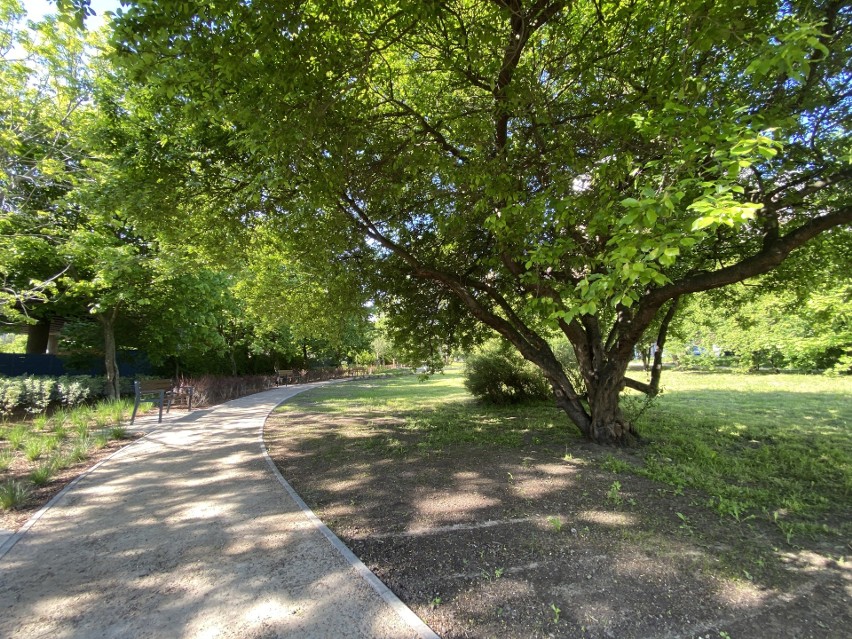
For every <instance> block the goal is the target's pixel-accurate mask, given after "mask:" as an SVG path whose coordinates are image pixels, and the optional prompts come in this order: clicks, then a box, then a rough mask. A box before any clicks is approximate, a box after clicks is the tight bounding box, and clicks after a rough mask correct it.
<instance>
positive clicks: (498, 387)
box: [464, 341, 550, 404]
mask: <svg viewBox="0 0 852 639" xmlns="http://www.w3.org/2000/svg"><path fill="white" fill-rule="evenodd" d="M464 385H465V387H466V388H467V389H468V390H469V391H470V392H471V394H472V395H474V396H475V397H478V398H480V399H483V400H485V401H488V402H491V403H494V404H508V403H515V402H523V401H529V400H532V399H547V398H549V397H550V386H549V384H548V383H547V380H546V379H545V378H544V375H542V373H541V371H540V370H539V369H538V368H536V367H535V366H534V365H533V364H530V363H529V362H527V361H525V360H524V359H523V358H522V357H521V356H520V354H518V353H517V352H516V351H515V350H514V349H513V348H512V347H511V346H510V345H508V344H506V343H505V342H500V341H493V342H489V343H487V344H485V345H484V346H483V347H481V348H480V349H478V350H477V351H475V352H474V353H472V354H471V355H470V356H468V358H467V361H466V363H465V381H464Z"/></svg>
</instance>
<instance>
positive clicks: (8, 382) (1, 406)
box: [0, 377, 24, 415]
mask: <svg viewBox="0 0 852 639" xmlns="http://www.w3.org/2000/svg"><path fill="white" fill-rule="evenodd" d="M23 397H24V384H23V380H21V379H20V378H16V377H5V378H0V413H2V414H3V415H11V414H12V412H14V410H15V409H16V408H17V407H18V406H20V405H21V402H22V400H23Z"/></svg>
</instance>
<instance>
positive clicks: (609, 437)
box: [589, 372, 639, 446]
mask: <svg viewBox="0 0 852 639" xmlns="http://www.w3.org/2000/svg"><path fill="white" fill-rule="evenodd" d="M622 390H624V373H623V372H622V373H621V374H620V375H619V374H618V373H615V372H613V373H612V374H611V375H610V376H609V377H604V378H602V379H599V380H597V383H596V384H595V385H594V387H589V411H590V412H591V414H592V426H591V434H590V435H589V439H591V440H592V441H594V442H596V443H598V444H615V445H618V446H630V445H633V444H635V443H636V442H637V441H638V439H639V434H638V433H637V432H636V428H635V427H634V426H633V424H631V423H630V422H629V421H628V420H627V418H626V417H625V416H624V414H623V413H622V412H621V408H620V407H619V397H620V395H621V391H622Z"/></svg>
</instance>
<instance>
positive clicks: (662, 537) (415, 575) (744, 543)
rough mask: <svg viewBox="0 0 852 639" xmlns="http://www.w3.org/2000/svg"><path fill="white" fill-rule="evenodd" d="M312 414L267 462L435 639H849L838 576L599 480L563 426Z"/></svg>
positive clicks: (677, 506) (276, 442) (296, 423)
mask: <svg viewBox="0 0 852 639" xmlns="http://www.w3.org/2000/svg"><path fill="white" fill-rule="evenodd" d="M310 408H311V407H310V406H305V405H303V406H301V407H300V408H297V409H293V410H290V411H288V412H287V413H285V414H283V415H280V416H276V417H274V418H273V419H272V420H270V422H268V424H267V443H268V444H269V446H270V449H271V454H272V456H273V458H274V459H275V460H276V463H277V464H278V465H279V468H280V469H281V471H282V473H283V474H284V476H285V477H286V478H287V479H288V481H290V482H291V483H292V484H293V485H294V487H295V488H296V490H297V491H298V492H299V493H300V494H301V495H302V496H303V498H304V499H305V500H306V501H307V502H308V504H309V505H310V506H311V507H312V508H314V509H315V510H316V511H317V513H318V514H319V515H320V516H321V518H322V519H323V520H324V521H325V522H326V523H327V524H328V525H330V526H331V527H332V529H333V530H334V531H335V532H336V533H337V534H338V535H339V536H340V537H341V538H342V539H343V540H344V541H345V542H346V543H347V544H348V545H349V546H350V547H351V548H352V549H353V550H354V551H355V552H356V554H357V555H358V556H359V557H360V558H361V559H362V560H363V561H365V563H367V565H368V566H369V567H370V568H371V569H373V570H374V571H375V572H376V574H378V575H379V577H380V578H382V579H383V580H384V581H385V582H386V583H387V584H388V585H389V586H390V587H391V588H392V590H394V592H396V593H397V594H398V595H399V596H400V597H401V598H402V599H403V600H404V601H405V602H406V603H408V604H409V605H410V606H411V607H412V608H413V609H414V610H415V612H417V613H418V614H420V615H421V617H423V618H424V619H425V620H426V621H427V623H429V624H430V625H431V626H432V627H433V628H434V629H435V630H436V631H438V632H439V634H442V635H443V636H445V637H481V636H502V637H518V638H520V637H534V636H554V637H694V636H696V635H698V634H700V633H702V632H707V633H711V634H712V635H713V636H716V635H718V634H719V633H721V632H728V633H729V634H731V636H749V637H773V638H774V637H807V636H812V637H836V636H840V633H841V632H842V630H843V629H844V628H845V627H846V625H848V624H849V622H850V621H852V618H851V617H850V614H849V609H848V605H847V604H848V601H847V598H846V594H845V592H844V579H846V578H848V577H849V574H848V573H849V570H848V568H846V567H845V566H844V565H843V564H842V563H838V562H835V561H833V560H832V559H830V558H827V557H825V556H821V555H818V554H814V553H812V552H807V551H803V550H800V549H798V550H797V549H793V548H789V547H787V546H786V545H785V544H784V541H783V539H782V538H781V536H780V535H779V531H778V530H777V529H776V528H774V527H773V526H771V525H764V524H762V523H761V522H757V521H749V522H745V523H736V522H733V520H730V519H722V518H720V517H719V516H718V514H716V513H715V512H712V511H711V510H709V509H708V508H707V507H706V502H707V495H704V494H701V493H699V492H698V491H690V490H688V489H687V490H685V491H674V490H672V489H671V488H670V487H667V486H665V485H664V484H660V483H657V482H654V481H650V480H648V479H645V478H643V477H637V476H635V475H630V474H618V475H616V474H613V473H610V472H607V471H604V470H602V469H601V468H600V464H599V462H600V460H601V459H602V458H603V457H605V456H606V454H607V453H608V451H603V450H602V449H600V448H597V447H594V446H589V445H586V444H579V443H578V441H577V440H576V439H575V438H574V437H573V436H572V435H570V434H568V432H569V431H567V427H566V426H563V425H559V426H556V425H555V426H554V427H553V429H552V430H551V429H550V428H543V427H541V426H540V424H541V421H535V422H530V423H527V424H525V423H524V422H523V420H522V419H516V420H514V421H512V420H506V419H498V420H496V421H495V422H494V423H489V422H488V419H490V418H491V417H493V413H490V412H489V414H487V415H486V414H480V415H477V413H476V406H475V405H474V406H471V404H470V403H465V404H464V405H463V406H458V405H453V404H449V405H448V406H446V407H445V408H441V409H440V410H432V411H431V412H429V413H428V414H427V413H423V412H422V411H407V412H406V411H403V412H400V413H399V414H394V415H389V416H388V415H385V416H382V417H378V416H377V414H376V413H375V412H371V411H368V410H364V411H358V410H352V411H349V412H347V413H345V414H341V415H329V414H317V413H313V412H311V410H310ZM460 417H461V418H462V419H460ZM503 417H506V415H503ZM451 423H452V424H456V426H455V427H454V428H453V429H452V430H453V431H454V432H453V433H452V436H451V437H450V436H449V434H447V437H445V439H444V440H441V439H440V438H438V437H436V435H435V434H436V433H440V432H441V431H440V427H441V424H451ZM533 423H535V424H538V425H539V426H538V429H536V428H532V427H531V426H532V424H533ZM418 424H419V426H418ZM501 430H502V431H504V432H500V431H501ZM455 431H459V432H455ZM566 435H567V436H566ZM490 437H497V438H498V441H499V443H497V444H495V443H486V442H488V439H489V438H490ZM566 440H567V441H569V442H570V443H571V447H570V451H571V452H570V453H569V455H567V456H566V448H565V442H566ZM450 442H451V443H450ZM675 492H678V493H679V494H675ZM814 598H819V602H818V603H814V602H813V601H812V600H813V599H814ZM734 631H736V633H737V634H736V635H735V634H734Z"/></svg>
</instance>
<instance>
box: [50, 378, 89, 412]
mask: <svg viewBox="0 0 852 639" xmlns="http://www.w3.org/2000/svg"><path fill="white" fill-rule="evenodd" d="M90 379H92V378H88V377H86V378H80V377H69V376H67V375H64V376H62V377H60V378H59V379H58V380H57V382H56V392H57V393H58V395H59V401H60V402H62V405H63V406H65V407H66V408H72V407H74V406H76V405H77V404H80V403H82V402H84V401H86V399H88V397H89V395H90V394H91V393H92V388H91V387H92V386H94V384H93V383H89V382H88V380H90Z"/></svg>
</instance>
